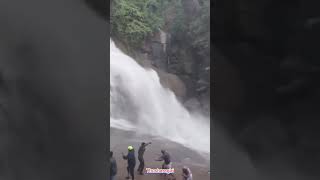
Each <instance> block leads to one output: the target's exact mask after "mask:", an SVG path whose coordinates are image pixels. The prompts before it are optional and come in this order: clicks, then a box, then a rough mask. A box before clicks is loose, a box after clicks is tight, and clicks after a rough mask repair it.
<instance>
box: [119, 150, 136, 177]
mask: <svg viewBox="0 0 320 180" xmlns="http://www.w3.org/2000/svg"><path fill="white" fill-rule="evenodd" d="M122 157H123V159H125V160H127V161H128V166H127V171H128V176H127V177H126V179H130V177H129V174H130V175H131V178H132V180H134V168H135V166H136V157H135V155H134V148H133V147H132V146H128V154H127V155H124V154H123V153H122Z"/></svg>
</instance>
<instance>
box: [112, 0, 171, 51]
mask: <svg viewBox="0 0 320 180" xmlns="http://www.w3.org/2000/svg"><path fill="white" fill-rule="evenodd" d="M165 5H166V0H114V1H113V2H112V7H111V35H113V36H116V37H121V39H122V40H123V41H125V42H126V43H127V44H130V45H134V46H137V45H140V44H141V42H142V41H143V39H145V38H146V37H147V36H148V35H150V34H151V33H152V32H154V31H156V30H158V29H159V28H160V27H161V26H162V25H163V23H164V20H163V15H162V14H161V13H162V11H163V9H164V8H165Z"/></svg>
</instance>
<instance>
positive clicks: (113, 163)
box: [110, 151, 117, 180]
mask: <svg viewBox="0 0 320 180" xmlns="http://www.w3.org/2000/svg"><path fill="white" fill-rule="evenodd" d="M116 174H117V162H116V160H115V159H114V157H113V152H112V151H110V180H115V179H116Z"/></svg>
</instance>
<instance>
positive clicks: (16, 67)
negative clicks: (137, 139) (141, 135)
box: [0, 0, 109, 180]
mask: <svg viewBox="0 0 320 180" xmlns="http://www.w3.org/2000/svg"><path fill="white" fill-rule="evenodd" d="M92 9H94V8H92ZM97 14H98V13H96V12H94V11H92V10H91V9H89V8H88V7H87V4H85V3H84V2H81V1H77V0H69V1H68V0H56V1H51V0H30V1H17V0H2V1H0V24H1V25H0V26H1V28H0V39H1V41H0V106H1V107H0V116H1V117H0V124H1V125H0V127H1V136H0V137H1V141H0V143H1V146H0V179H3V180H9V179H10V180H11V179H12V180H15V179H24V180H50V179H52V180H58V179H59V180H64V179H66V180H67V179H68V180H70V179H77V180H81V179H83V180H88V179H106V177H105V176H106V174H105V171H106V169H105V167H104V156H103V150H104V148H105V147H104V144H105V141H106V140H107V139H108V138H106V132H105V127H104V119H105V110H106V106H105V99H104V98H105V89H106V88H105V87H106V84H108V83H107V80H108V79H109V78H107V77H106V74H108V73H107V70H108V66H107V64H108V63H107V62H108V61H107V58H108V53H107V52H108V49H109V48H108V47H107V46H108V45H107V43H106V39H107V36H108V34H109V33H108V27H107V25H106V23H105V21H103V19H102V18H100V17H99V16H97Z"/></svg>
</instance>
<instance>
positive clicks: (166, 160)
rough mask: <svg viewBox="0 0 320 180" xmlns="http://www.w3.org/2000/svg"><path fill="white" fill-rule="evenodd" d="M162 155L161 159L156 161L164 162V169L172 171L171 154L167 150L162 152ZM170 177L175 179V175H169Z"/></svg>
mask: <svg viewBox="0 0 320 180" xmlns="http://www.w3.org/2000/svg"><path fill="white" fill-rule="evenodd" d="M161 154H162V155H161V156H160V157H159V159H156V161H163V164H162V169H171V168H172V163H171V157H170V154H169V153H168V152H167V151H165V150H161ZM169 175H170V176H172V177H174V175H173V174H169ZM174 178H175V177H174Z"/></svg>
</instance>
